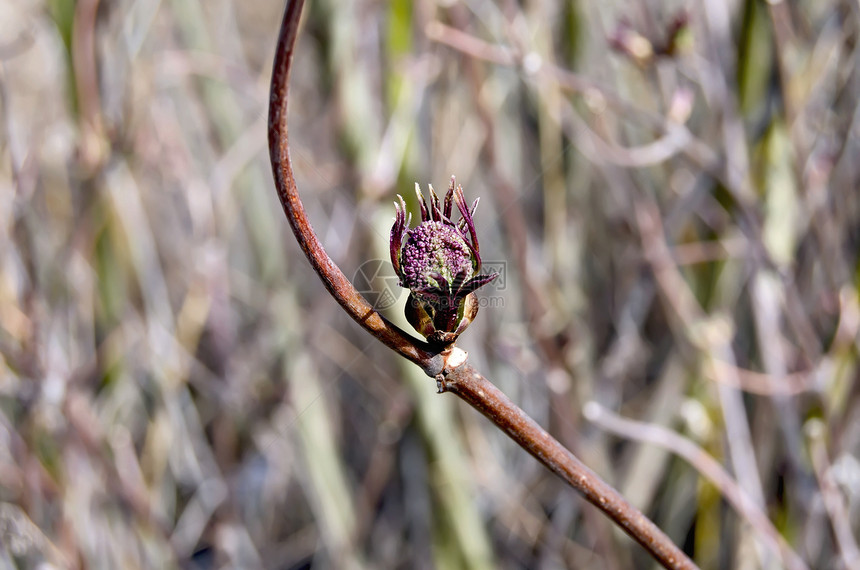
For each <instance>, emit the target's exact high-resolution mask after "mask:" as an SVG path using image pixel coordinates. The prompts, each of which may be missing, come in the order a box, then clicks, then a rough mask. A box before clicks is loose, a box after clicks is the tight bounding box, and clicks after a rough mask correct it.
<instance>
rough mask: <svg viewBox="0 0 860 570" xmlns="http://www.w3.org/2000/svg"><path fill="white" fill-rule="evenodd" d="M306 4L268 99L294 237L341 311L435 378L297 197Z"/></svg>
mask: <svg viewBox="0 0 860 570" xmlns="http://www.w3.org/2000/svg"><path fill="white" fill-rule="evenodd" d="M303 5H304V0H296V1H292V2H289V3H288V4H287V8H286V10H285V12H284V19H283V21H282V23H281V32H280V35H279V36H278V46H277V48H276V50H277V51H276V52H275V63H274V68H273V69H272V88H271V92H270V98H269V157H270V158H271V161H272V171H273V173H274V176H275V186H276V188H277V190H278V198H280V200H281V204H282V205H283V206H284V213H285V214H286V215H287V220H289V222H290V227H292V228H293V233H294V234H295V235H296V239H297V240H298V242H299V245H300V246H301V248H302V250H304V252H305V255H306V256H307V258H308V260H309V261H310V262H311V265H312V266H313V268H314V271H316V272H317V275H319V276H320V279H322V281H323V284H325V287H326V289H328V292H329V293H331V295H332V297H334V298H335V299H336V300H337V302H338V303H340V306H341V307H343V310H344V311H346V313H347V314H348V315H349V316H350V317H352V318H353V319H355V321H356V322H357V323H358V324H360V325H361V326H363V327H364V328H365V329H366V330H367V331H368V332H370V333H371V334H372V335H373V336H375V337H376V338H378V339H379V340H380V341H382V342H383V343H384V344H385V345H386V346H388V347H390V348H391V349H393V350H394V351H395V352H397V353H399V354H400V355H402V356H404V357H406V358H408V359H409V360H411V361H412V362H414V363H415V364H417V365H418V366H420V367H421V368H423V369H424V372H426V373H427V374H428V375H429V376H436V375H437V374H439V373H440V372H441V371H442V368H443V366H444V364H443V359H442V356H441V355H439V354H437V353H435V351H433V350H432V348H431V347H430V345H428V344H427V343H425V342H422V341H419V340H417V339H415V338H413V337H412V336H410V335H409V334H407V333H405V332H404V331H403V330H402V329H400V328H399V327H397V326H396V325H394V324H393V323H391V322H390V321H388V319H386V318H385V317H383V316H382V315H380V314H379V313H378V312H377V311H376V310H375V309H374V308H373V307H372V306H371V305H370V303H368V302H367V300H366V299H365V298H364V297H363V296H362V295H361V293H359V292H358V291H357V290H356V289H355V287H354V286H353V285H352V283H351V282H350V281H349V279H347V278H346V275H344V274H343V272H342V271H341V270H340V268H339V267H338V266H337V265H336V264H335V263H334V262H333V261H332V260H331V258H330V257H329V256H328V254H327V253H326V251H325V248H324V247H323V245H322V243H320V240H319V239H318V238H317V236H316V234H315V233H314V230H313V228H312V227H311V223H310V221H309V220H308V217H307V215H306V214H305V208H304V206H303V205H302V201H301V199H300V198H299V193H298V189H297V188H296V180H295V177H294V176H293V166H292V163H291V162H290V149H289V143H288V136H287V98H288V97H287V95H288V92H289V79H290V63H291V62H292V59H293V48H294V47H295V43H296V32H297V31H298V27H299V18H300V16H301V13H302V6H303Z"/></svg>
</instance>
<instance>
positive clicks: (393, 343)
mask: <svg viewBox="0 0 860 570" xmlns="http://www.w3.org/2000/svg"><path fill="white" fill-rule="evenodd" d="M303 5H304V1H303V0H295V1H292V2H290V3H289V4H288V5H287V8H286V10H285V12H284V19H283V22H282V23H281V31H280V35H279V37H278V45H277V52H276V54H275V63H274V69H273V71H272V87H271V94H270V100H269V154H270V158H271V161H272V170H273V172H274V175H275V184H276V186H277V190H278V197H279V198H280V200H281V204H282V205H283V207H284V213H285V214H286V216H287V219H288V220H289V222H290V226H291V227H292V228H293V233H294V234H295V235H296V239H297V240H298V242H299V245H300V246H301V248H302V250H303V251H304V252H305V255H306V256H307V258H308V260H309V261H310V263H311V265H312V266H313V268H314V270H315V271H316V272H317V274H318V275H319V276H320V279H322V281H323V283H324V284H325V287H326V289H328V291H329V293H331V295H332V296H333V297H334V298H335V299H336V300H337V302H338V303H339V304H340V305H341V307H343V309H344V310H345V311H346V312H347V314H349V316H351V317H352V318H353V319H355V320H356V322H358V323H359V324H360V325H361V326H363V327H364V328H365V329H366V330H367V331H368V332H370V333H371V334H372V335H374V336H375V337H376V338H378V339H379V340H380V341H382V342H383V343H384V344H386V345H387V346H388V347H390V348H392V349H393V350H394V351H396V352H397V353H399V354H400V355H402V356H404V357H405V358H408V359H409V360H411V361H412V362H414V363H416V364H418V365H419V366H420V367H421V368H423V369H424V372H425V373H427V374H428V375H430V376H435V377H436V378H437V381H438V384H439V388H440V391H443V392H452V393H454V394H456V395H457V396H459V397H460V398H461V399H463V400H464V401H465V402H467V403H468V404H469V405H471V406H472V407H473V408H475V409H477V410H478V411H480V412H481V413H482V414H484V415H485V416H486V417H488V418H489V419H490V420H491V421H492V422H493V423H494V424H496V426H498V427H499V428H500V429H502V430H503V431H504V432H505V433H506V434H508V436H509V437H511V439H513V440H514V441H516V442H517V443H518V444H519V445H520V446H521V447H523V449H525V450H526V451H528V452H529V453H531V454H532V455H533V456H534V457H535V458H537V459H538V461H540V462H541V463H543V464H544V465H545V466H546V467H547V468H549V469H550V470H551V471H552V472H553V473H555V474H556V475H558V476H559V477H561V478H562V479H564V480H565V481H566V482H567V483H568V484H570V485H571V486H572V487H573V488H574V489H576V490H577V491H579V492H580V493H581V494H582V495H583V496H584V497H585V498H586V499H587V500H588V501H589V502H590V503H592V504H593V505H595V506H596V507H597V508H598V509H600V510H601V511H603V512H604V513H605V514H606V515H607V516H608V517H609V518H610V519H612V520H613V521H615V522H616V523H618V524H619V525H620V526H621V528H623V529H624V530H625V531H626V532H627V533H628V534H629V535H630V536H632V537H633V538H634V539H635V540H636V541H637V542H639V544H641V545H642V546H643V547H645V549H646V550H648V552H650V553H651V554H652V555H653V556H654V558H655V559H657V560H658V561H659V562H660V563H661V564H662V565H663V566H664V567H665V568H670V569H693V568H696V565H695V564H693V562H692V561H691V560H690V559H689V558H688V557H687V556H686V555H685V554H684V553H683V552H682V551H681V550H680V549H679V548H678V547H677V546H675V544H674V543H673V542H672V541H671V540H670V539H669V537H667V536H666V535H665V534H664V533H663V532H662V531H661V530H660V529H659V528H657V526H656V525H655V524H654V523H653V522H651V521H650V520H649V519H648V518H646V517H645V515H643V514H642V513H641V512H639V510H637V509H636V508H635V507H633V506H631V505H630V504H629V503H628V502H627V501H626V500H624V498H623V497H622V496H621V495H620V494H619V493H618V491H616V490H615V489H613V488H612V487H611V486H609V485H608V484H607V483H605V482H604V481H603V480H601V479H600V477H598V476H597V475H596V474H595V473H594V472H592V471H591V470H590V469H588V467H586V466H585V465H584V464H583V463H582V462H580V461H579V460H578V459H577V458H576V457H575V456H574V455H573V454H572V453H571V452H570V451H569V450H567V449H566V448H565V447H564V446H563V445H561V444H560V443H559V442H558V441H557V440H556V439H555V438H553V437H552V436H551V435H549V433H547V432H546V430H544V429H543V428H541V427H540V426H539V425H538V424H537V422H535V421H534V420H533V419H531V418H530V417H529V416H527V415H526V414H525V412H523V411H522V410H521V409H520V408H518V407H517V406H516V405H515V404H514V403H513V402H511V400H509V399H508V398H507V396H505V395H504V394H503V393H502V392H501V391H500V390H499V389H498V388H496V387H495V386H494V385H493V384H492V383H491V382H490V381H489V380H487V379H486V378H484V377H483V376H481V374H479V373H478V372H477V371H475V369H474V368H472V367H471V366H470V365H468V364H463V365H460V366H457V367H454V366H448V365H447V364H446V360H445V359H446V357H447V355H448V353H449V352H448V351H445V352H443V353H439V352H438V351H437V350H435V349H433V348H432V347H431V346H430V345H429V344H427V343H425V342H423V341H418V340H417V339H415V338H413V337H412V336H410V335H408V334H407V333H405V332H404V331H403V330H401V329H400V328H398V327H396V326H395V325H393V324H392V323H390V322H389V321H387V320H386V319H385V318H384V317H382V316H381V315H380V314H379V313H377V312H376V311H375V310H374V309H373V307H372V306H371V305H370V304H369V303H368V302H367V301H366V300H365V299H364V297H362V296H361V294H360V293H359V292H358V291H357V290H356V289H355V287H354V286H353V285H352V283H350V281H349V280H348V279H347V278H346V276H345V275H344V274H343V272H342V271H341V270H340V269H339V268H338V267H337V265H336V264H335V263H334V262H333V261H332V260H331V258H330V257H329V256H328V254H327V253H326V252H325V249H324V248H323V246H322V244H321V243H320V241H319V239H318V238H317V236H316V235H315V234H314V231H313V228H311V224H310V222H309V221H308V219H307V215H306V214H305V210H304V207H303V206H302V202H301V199H300V198H299V194H298V189H297V188H296V182H295V178H294V177H293V170H292V165H291V164H290V155H289V145H288V142H287V99H288V86H289V76H290V64H291V61H292V56H293V49H294V47H295V40H296V34H297V31H298V25H299V17H300V16H301V11H302V6H303ZM458 360H459V359H458ZM460 362H461V360H460Z"/></svg>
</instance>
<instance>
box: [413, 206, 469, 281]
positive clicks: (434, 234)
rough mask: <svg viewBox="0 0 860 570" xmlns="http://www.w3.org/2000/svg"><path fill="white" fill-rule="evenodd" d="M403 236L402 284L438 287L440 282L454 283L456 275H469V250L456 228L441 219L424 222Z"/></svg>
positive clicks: (466, 277)
mask: <svg viewBox="0 0 860 570" xmlns="http://www.w3.org/2000/svg"><path fill="white" fill-rule="evenodd" d="M406 236H407V238H406V245H405V246H404V247H403V252H402V253H401V276H402V281H401V286H403V287H406V288H407V289H411V290H413V291H427V290H431V289H437V290H438V289H443V283H444V284H445V285H448V286H449V287H450V286H451V285H453V284H454V283H455V280H456V278H457V277H460V282H462V281H465V280H466V279H469V278H470V277H472V273H473V267H472V252H471V250H470V249H469V245H468V244H467V243H466V240H465V239H464V238H463V235H462V234H461V233H460V232H459V231H458V230H457V229H456V228H454V227H452V226H449V225H446V224H443V223H442V222H432V221H431V222H424V223H422V224H419V225H418V226H416V227H415V228H412V229H411V230H409V231H408V232H407V234H406ZM440 276H441V277H443V278H444V279H439V277H440ZM448 293H449V294H450V293H453V291H448Z"/></svg>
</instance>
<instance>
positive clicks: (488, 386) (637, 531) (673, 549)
mask: <svg viewBox="0 0 860 570" xmlns="http://www.w3.org/2000/svg"><path fill="white" fill-rule="evenodd" d="M439 378H440V380H439V389H440V391H442V392H452V393H454V394H456V395H457V396H459V397H460V398H461V399H462V400H464V401H465V402H467V403H468V404H469V405H470V406H472V407H473V408H475V409H476V410H478V411H479V412H481V413H482V414H484V415H485V416H486V417H487V418H489V419H490V421H492V422H493V423H494V424H496V426H497V427H498V428H499V429H501V430H502V431H504V432H505V433H506V434H507V435H508V437H510V438H511V439H513V440H514V441H515V442H517V443H518V444H519V446H520V447H522V448H523V449H525V450H526V451H528V452H529V453H531V454H532V455H533V456H534V457H535V458H536V459H537V460H538V461H540V462H541V463H543V464H544V465H545V466H546V467H547V468H548V469H549V470H550V471H552V472H553V473H555V474H556V475H558V476H559V477H561V478H562V479H564V481H566V482H567V483H568V484H569V485H570V486H571V487H573V488H574V489H576V490H577V491H579V492H580V493H581V494H582V495H583V496H584V497H585V498H586V499H587V500H588V502H590V503H591V504H593V505H595V506H596V507H597V508H599V509H600V510H601V511H603V513H604V514H605V515H606V516H608V517H609V518H610V519H612V520H613V521H615V522H616V523H617V524H618V525H619V526H620V527H621V528H622V529H623V530H624V532H626V533H627V534H629V535H630V536H631V537H633V539H634V540H636V542H638V543H639V544H641V545H642V546H643V547H645V549H646V550H648V552H650V553H651V555H652V556H654V558H656V559H657V561H659V562H660V564H662V565H663V566H664V567H665V568H687V569H690V568H696V565H695V564H693V562H692V561H691V560H690V559H689V558H688V557H687V555H685V554H684V553H683V552H682V551H681V549H679V548H678V547H677V546H675V544H674V543H673V542H672V541H671V540H669V537H667V536H666V535H665V534H664V533H663V531H662V530H660V529H659V528H658V527H657V525H655V524H654V523H653V522H651V520H650V519H648V518H647V517H646V516H645V515H643V514H642V513H641V512H640V511H639V509H637V508H636V507H634V506H633V505H631V504H630V503H628V502H627V501H626V500H625V499H624V497H622V496H621V494H620V493H619V492H618V491H616V490H615V489H614V488H613V487H612V486H610V485H609V484H608V483H606V482H605V481H603V479H601V478H600V476H598V475H597V474H596V473H595V472H594V471H592V470H591V469H589V468H588V467H587V466H586V465H585V464H583V463H582V462H581V461H580V460H579V459H577V458H576V457H575V456H574V455H573V454H572V453H571V452H570V451H568V450H567V449H566V448H565V447H564V446H563V445H561V443H559V442H558V440H556V439H555V438H554V437H552V436H551V435H550V434H549V433H547V431H546V430H545V429H543V428H542V427H540V425H538V423H537V422H536V421H534V420H533V419H532V418H531V417H529V416H528V415H527V414H526V413H525V412H524V411H522V410H521V409H520V408H519V407H517V405H516V404H514V403H513V402H512V401H511V400H510V399H509V398H508V397H507V396H505V394H504V393H503V392H502V391H501V390H499V389H498V388H496V386H495V385H494V384H493V383H492V382H490V381H489V380H487V379H486V378H484V377H483V376H482V375H481V374H480V373H479V372H478V371H477V370H475V369H474V368H472V366H471V365H469V364H464V365H463V366H460V367H459V368H455V369H454V370H451V371H449V372H447V373H446V374H443V375H440V377H439Z"/></svg>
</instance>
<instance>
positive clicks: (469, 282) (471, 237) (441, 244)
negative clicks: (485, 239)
mask: <svg viewBox="0 0 860 570" xmlns="http://www.w3.org/2000/svg"><path fill="white" fill-rule="evenodd" d="M415 195H416V197H417V198H418V206H419V207H420V208H421V223H420V224H418V225H417V226H416V227H414V228H412V229H409V223H410V222H411V221H412V216H411V215H410V216H408V217H407V215H406V201H405V200H404V199H403V197H402V196H398V198H399V202H395V203H394V225H393V226H391V240H390V243H389V249H390V252H391V264H392V265H393V266H394V271H395V272H397V275H398V276H399V277H400V285H401V286H402V287H406V288H407V289H409V290H410V291H411V293H410V295H409V301H408V302H407V303H406V308H405V311H406V319H407V320H408V321H409V323H410V324H412V326H414V327H415V330H417V331H418V332H420V333H421V334H422V335H424V336H425V337H426V338H427V340H428V342H430V343H434V344H438V345H440V346H447V345H449V344H452V343H453V342H454V341H455V340H456V339H457V336H458V335H459V334H460V333H461V332H463V330H465V328H466V327H467V326H469V323H471V322H472V319H474V318H475V315H476V314H477V313H478V302H477V297H475V293H474V292H475V290H476V289H478V288H479V287H482V286H484V285H486V284H487V283H489V282H490V281H492V280H493V279H495V278H496V277H498V273H489V274H485V275H480V274H479V272H480V270H481V253H480V249H479V247H478V237H477V235H476V234H475V222H474V220H473V219H472V216H473V215H474V214H475V208H477V206H478V200H475V202H474V203H473V204H472V207H471V208H469V205H468V204H467V203H466V198H465V196H464V195H463V187H462V186H459V185H457V183H456V180H455V179H454V177H453V176H452V177H451V184H450V185H449V186H448V192H447V193H446V194H445V197H444V201H443V200H440V199H439V196H437V195H436V192H435V191H434V190H433V187H432V186H430V199H429V200H427V199H426V198H425V197H424V195H423V194H422V192H421V189H420V188H419V187H418V185H417V184H416V185H415ZM455 205H456V207H457V210H458V211H459V212H460V220H459V221H458V222H456V223H455V222H454V221H453V220H452V219H451V217H452V215H453V213H454V206H455Z"/></svg>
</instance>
